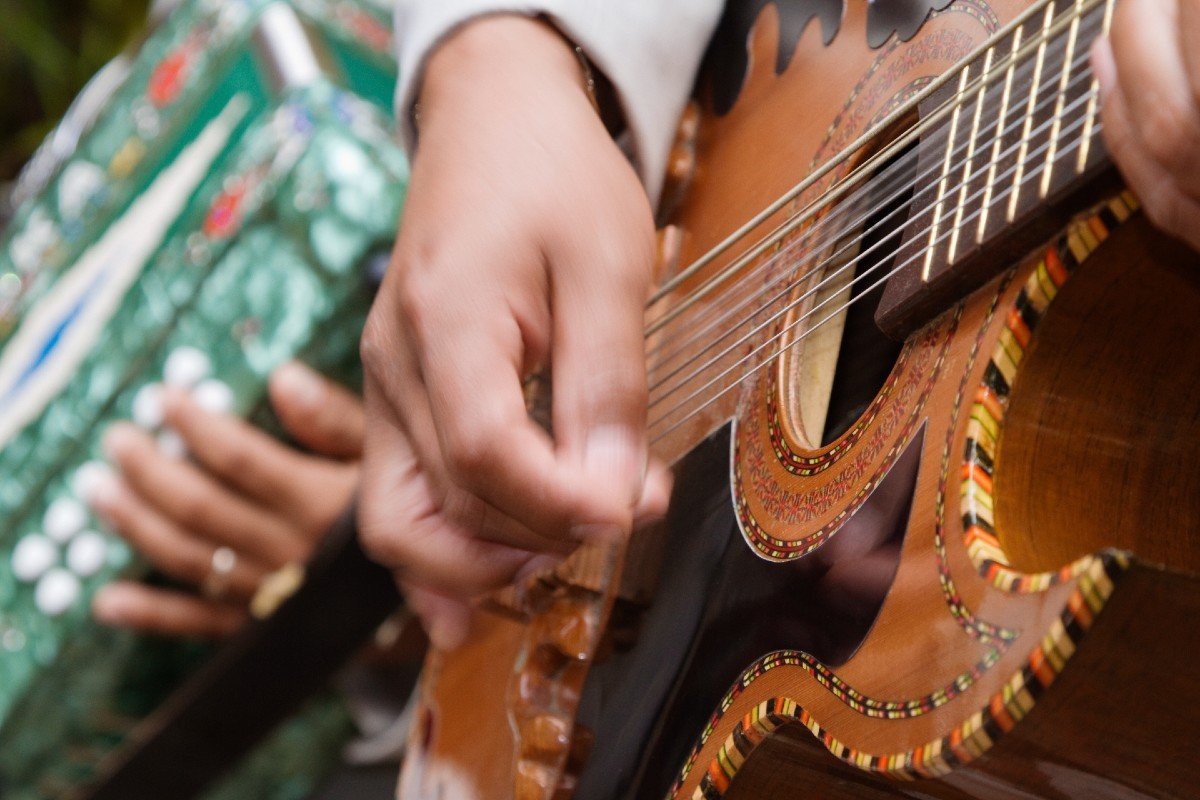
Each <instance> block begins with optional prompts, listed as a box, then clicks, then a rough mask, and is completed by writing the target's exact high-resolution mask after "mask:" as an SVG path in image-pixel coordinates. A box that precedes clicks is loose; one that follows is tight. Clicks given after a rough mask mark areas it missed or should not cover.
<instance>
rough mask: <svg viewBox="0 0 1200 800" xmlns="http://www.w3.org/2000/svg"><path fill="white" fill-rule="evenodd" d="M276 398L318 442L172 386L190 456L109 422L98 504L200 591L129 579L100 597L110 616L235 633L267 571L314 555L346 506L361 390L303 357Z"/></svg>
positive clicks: (166, 630)
mask: <svg viewBox="0 0 1200 800" xmlns="http://www.w3.org/2000/svg"><path fill="white" fill-rule="evenodd" d="M270 397H271V401H272V405H273V407H274V408H275V411H276V413H277V415H278V416H279V419H280V421H281V422H282V423H283V425H284V427H285V429H286V430H287V432H288V433H289V434H290V435H291V436H292V437H294V438H295V439H296V441H297V442H299V443H300V444H302V445H303V446H305V447H307V448H309V450H310V451H311V452H310V453H303V452H299V451H297V450H294V449H292V448H290V447H288V446H286V445H284V444H282V443H280V442H278V441H277V440H275V439H273V438H272V437H270V436H269V435H267V434H266V433H263V432H262V431H260V430H258V429H257V428H255V427H253V426H252V425H250V424H249V423H247V422H245V421H243V420H241V419H239V418H236V417H233V416H230V415H227V414H216V413H212V412H210V411H207V410H205V409H203V408H202V407H200V406H199V405H198V404H197V403H196V402H195V401H193V400H192V399H191V398H189V397H188V396H187V395H186V394H184V393H182V392H167V393H166V395H165V397H164V414H165V423H166V425H167V426H169V428H170V429H171V430H173V431H175V432H176V433H177V434H178V435H179V437H180V438H181V439H182V441H183V443H184V444H185V445H186V448H187V452H188V453H189V454H190V456H191V457H190V459H184V458H180V457H179V456H178V454H172V453H168V452H164V451H163V449H162V448H161V447H159V446H157V445H156V443H155V441H154V439H152V438H151V437H150V436H149V435H148V434H146V433H145V432H144V431H142V430H140V429H139V428H136V427H135V426H133V425H131V424H122V425H117V426H113V428H111V429H110V430H109V431H108V432H107V433H106V435H105V442H104V443H105V450H106V452H107V454H108V457H109V459H110V461H111V462H112V464H113V466H114V467H115V468H116V470H117V475H118V476H119V477H112V478H110V479H109V480H106V481H104V482H103V483H102V484H101V485H99V486H98V487H97V488H96V490H95V491H94V492H93V493H92V495H91V502H92V504H93V505H94V506H95V508H96V510H97V512H98V513H100V514H101V515H102V516H103V517H104V518H105V519H106V520H107V521H108V522H109V524H110V525H111V526H112V527H113V528H114V529H115V530H116V531H117V532H118V533H120V535H121V536H123V537H124V538H125V539H126V540H127V541H128V542H129V543H130V544H131V545H132V546H133V547H134V548H135V549H136V550H138V552H139V553H140V554H141V555H142V556H143V557H145V558H146V559H147V560H148V561H149V562H150V563H152V564H153V565H154V566H155V567H157V568H158V569H159V570H160V571H161V572H163V573H164V574H166V575H167V576H169V577H171V578H174V579H176V580H178V581H181V582H183V583H185V584H188V585H191V586H193V587H195V588H196V589H198V590H200V591H199V594H195V593H188V592H183V591H172V590H169V589H163V588H157V587H152V586H148V585H145V584H140V583H134V582H130V581H119V582H116V583H113V584H110V585H108V586H106V587H104V588H103V589H101V590H100V592H99V593H98V594H97V595H96V597H95V600H94V602H93V610H94V613H95V615H96V616H97V617H98V618H99V619H100V620H101V621H103V622H105V623H108V624H111V625H114V626H118V627H127V628H133V629H137V630H142V631H146V632H154V633H159V634H166V635H172V636H201V637H220V636H224V635H227V634H229V633H230V632H232V631H233V630H235V629H236V628H237V627H238V626H239V625H241V623H242V622H243V621H244V620H245V618H246V616H247V613H248V604H249V601H250V599H251V598H252V597H253V596H254V594H255V592H256V591H257V590H258V588H259V586H260V584H261V583H262V581H263V579H264V578H265V577H266V576H267V575H269V574H271V573H272V572H274V571H276V570H279V569H280V568H282V567H284V566H285V565H288V564H292V563H295V562H302V561H304V560H305V559H306V558H307V557H308V556H309V554H310V553H311V551H312V549H313V548H314V546H315V545H316V543H317V541H318V540H319V539H320V537H321V536H322V535H323V534H324V533H325V531H326V530H327V529H328V528H329V526H330V524H332V522H333V521H334V519H335V518H336V517H337V516H338V514H339V513H340V512H342V511H343V510H344V509H345V507H346V506H347V505H348V503H349V501H350V497H351V494H352V493H353V491H354V487H355V485H356V484H357V481H358V473H359V465H358V459H359V457H360V454H361V449H362V425H363V422H362V407H361V404H360V402H359V400H358V398H357V397H355V396H354V395H353V394H351V393H350V392H349V391H347V390H345V389H343V388H341V387H339V386H336V385H334V384H332V383H331V382H329V381H327V380H326V379H325V378H323V377H322V376H320V375H318V374H316V373H315V372H312V371H311V370H309V369H308V368H307V367H304V366H302V365H301V364H299V363H291V364H287V365H284V366H283V367H281V368H280V369H278V370H277V371H276V372H275V374H274V375H273V376H272V379H271V384H270Z"/></svg>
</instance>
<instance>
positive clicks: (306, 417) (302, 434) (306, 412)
mask: <svg viewBox="0 0 1200 800" xmlns="http://www.w3.org/2000/svg"><path fill="white" fill-rule="evenodd" d="M268 389H269V391H270V396H271V406H272V407H273V408H274V409H275V413H276V414H278V415H279V421H280V422H282V423H283V427H284V429H285V430H286V431H287V432H288V433H289V434H291V435H292V436H293V437H294V438H295V439H296V441H297V442H299V443H300V444H302V445H304V446H305V447H308V448H310V449H311V450H312V451H313V452H314V453H317V454H319V455H323V456H329V457H331V458H359V457H361V456H362V440H363V410H362V401H361V400H360V399H359V398H358V397H357V396H356V395H355V394H354V393H353V392H351V391H349V390H348V389H346V388H345V387H342V386H339V385H337V384H336V383H334V382H333V381H331V380H329V379H327V378H325V377H324V376H322V375H321V374H320V373H318V372H316V371H314V370H312V369H310V368H309V367H307V366H306V365H304V364H302V363H301V362H299V361H289V362H288V363H286V364H284V365H283V366H281V367H279V368H278V369H277V370H275V372H274V373H272V374H271V380H270V384H269V386H268Z"/></svg>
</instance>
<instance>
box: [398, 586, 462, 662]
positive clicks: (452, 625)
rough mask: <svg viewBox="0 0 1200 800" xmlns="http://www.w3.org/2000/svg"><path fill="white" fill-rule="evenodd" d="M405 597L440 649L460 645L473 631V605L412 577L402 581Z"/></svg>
mask: <svg viewBox="0 0 1200 800" xmlns="http://www.w3.org/2000/svg"><path fill="white" fill-rule="evenodd" d="M401 590H402V591H403V593H404V599H405V601H406V602H407V603H408V607H409V608H411V609H412V611H413V613H414V614H416V615H417V617H419V618H420V620H421V624H422V626H424V628H425V633H426V635H427V636H429V641H430V643H431V644H432V645H433V646H434V647H436V648H437V649H439V650H454V649H457V648H458V647H459V646H460V645H461V644H462V643H463V642H464V641H466V638H467V635H468V634H469V633H470V631H471V605H470V603H469V602H468V601H466V600H464V599H463V598H461V597H455V596H453V595H447V594H444V593H442V592H439V591H437V590H435V589H430V588H427V587H425V586H422V585H420V584H418V583H415V582H412V581H405V582H402V583H401Z"/></svg>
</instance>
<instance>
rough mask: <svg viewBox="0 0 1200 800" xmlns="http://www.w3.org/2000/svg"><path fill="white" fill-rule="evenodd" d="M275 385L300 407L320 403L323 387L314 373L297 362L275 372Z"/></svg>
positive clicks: (287, 364)
mask: <svg viewBox="0 0 1200 800" xmlns="http://www.w3.org/2000/svg"><path fill="white" fill-rule="evenodd" d="M274 380H275V383H276V385H277V386H278V387H279V390H280V391H281V392H283V393H284V394H285V395H287V397H288V399H289V400H291V401H293V402H295V403H299V404H300V405H302V406H308V407H312V406H315V405H317V404H318V403H320V402H321V395H322V392H323V390H324V386H323V385H322V383H321V379H320V378H318V377H317V375H316V373H314V372H312V370H310V369H309V368H308V367H305V366H304V365H303V364H300V363H299V362H297V361H289V362H288V363H286V364H284V365H283V366H281V367H280V368H279V369H277V370H275V378H274Z"/></svg>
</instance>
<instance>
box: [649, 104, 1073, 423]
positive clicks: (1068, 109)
mask: <svg viewBox="0 0 1200 800" xmlns="http://www.w3.org/2000/svg"><path fill="white" fill-rule="evenodd" d="M1091 94H1092V93H1091V92H1090V91H1089V92H1087V93H1085V94H1084V95H1082V96H1081V97H1079V98H1078V99H1076V100H1075V101H1073V102H1072V103H1071V104H1070V105H1069V106H1065V107H1064V108H1063V113H1062V114H1061V115H1058V116H1056V117H1055V118H1054V119H1051V120H1047V121H1046V122H1044V123H1042V124H1041V125H1040V126H1039V127H1038V128H1037V129H1035V130H1034V131H1032V132H1031V135H1037V134H1040V133H1041V132H1042V131H1043V130H1045V129H1046V128H1047V127H1049V126H1051V125H1053V124H1054V121H1055V119H1061V118H1062V117H1064V116H1065V115H1066V114H1068V113H1072V112H1074V110H1075V109H1076V108H1078V107H1079V106H1080V105H1082V104H1085V103H1087V102H1088V101H1089V98H1090V97H1091ZM1083 124H1084V123H1083V120H1082V119H1080V120H1077V121H1076V122H1075V123H1074V124H1072V125H1069V126H1068V127H1066V128H1064V129H1061V131H1060V135H1061V134H1063V133H1072V132H1073V131H1074V130H1075V129H1077V128H1078V127H1079V126H1081V125H1083ZM1017 146H1018V144H1014V145H1012V146H1010V147H1009V148H1008V150H1006V151H1005V153H1004V155H1007V154H1008V153H1011V152H1012V150H1014V149H1015V148H1016V147H1017ZM1049 146H1050V143H1049V142H1047V143H1045V144H1043V145H1041V146H1040V147H1038V148H1037V149H1036V150H1035V151H1034V153H1033V154H1032V155H1030V156H1028V157H1027V158H1026V162H1028V161H1030V160H1031V159H1032V158H1036V157H1037V156H1038V155H1040V154H1041V153H1042V152H1044V151H1045V150H1046V149H1047V148H1048V147H1049ZM989 166H990V165H989V164H983V165H981V166H980V168H979V169H977V170H976V171H975V172H974V173H971V174H970V176H969V177H968V178H967V180H966V182H965V183H966V184H967V185H969V184H970V182H971V180H973V179H974V178H976V177H978V176H979V175H981V174H982V173H983V172H984V171H985V170H987V169H988V168H989ZM1021 166H1022V168H1023V166H1024V164H1021ZM1016 169H1017V165H1013V166H1012V167H1010V168H1008V169H1007V170H1005V172H1004V174H1003V175H1002V176H1001V177H1002V178H1003V177H1006V176H1007V175H1009V174H1011V173H1012V172H1013V171H1015V170H1016ZM1023 183H1024V181H1022V184H1023ZM985 189H986V187H981V188H979V189H977V190H976V191H975V192H974V193H972V194H971V196H970V197H967V198H964V204H965V203H966V202H967V201H972V200H974V199H975V198H977V197H978V196H979V195H980V194H981V193H982V192H984V191H985ZM1006 194H1007V193H1006ZM933 206H934V204H930V205H928V206H926V207H925V208H923V209H919V210H918V211H917V212H916V215H915V216H916V217H917V218H919V217H920V216H921V215H922V214H923V213H924V212H926V211H928V210H929V209H930V208H932V207H933ZM979 213H982V211H978V212H976V214H975V216H977V215H978V214H979ZM910 218H912V217H910ZM932 227H933V226H927V227H925V228H924V229H922V230H918V231H917V232H916V236H915V237H914V238H916V239H919V238H920V237H922V236H923V235H924V234H926V233H928V232H929V231H930V230H931V229H932ZM957 227H958V228H960V229H961V227H962V225H961V222H960V224H959V226H957ZM900 230H903V229H902V228H901V229H900ZM952 233H953V230H949V231H947V235H952ZM889 238H890V237H889ZM941 238H944V237H939V238H938V241H940V240H941ZM883 241H887V240H886V239H884V240H883ZM881 243H882V242H881ZM906 246H908V243H907V242H905V243H902V244H901V245H900V246H899V247H897V248H896V249H894V250H893V251H892V252H890V253H887V254H885V255H884V256H881V257H880V259H879V264H877V265H876V266H874V267H871V268H869V269H867V270H865V271H864V272H863V275H864V276H865V275H867V274H870V273H871V272H873V271H874V270H876V269H880V268H882V267H883V266H885V265H886V263H887V262H888V261H889V260H890V259H892V258H895V257H896V256H898V255H899V253H900V252H901V251H902V250H903V249H904V247H906ZM928 249H930V248H921V249H919V250H918V251H917V252H916V253H915V254H914V255H913V256H910V257H909V259H908V260H906V261H905V262H904V263H903V265H902V266H905V265H907V264H910V263H912V260H913V259H914V258H919V257H921V256H923V255H924V254H925V252H926V251H927V250H928ZM788 255H790V251H789V250H784V251H781V252H780V253H778V254H776V255H775V256H773V257H772V258H771V259H769V262H770V263H771V264H773V265H778V263H779V262H781V261H784V260H785V259H786V257H787V256H788ZM860 257H861V254H860V256H859V257H856V258H855V259H854V260H852V261H850V262H848V263H846V264H844V265H842V266H841V267H839V268H838V269H837V270H835V271H834V272H833V273H831V274H830V276H829V277H828V278H825V279H823V280H821V281H820V282H818V283H817V284H816V285H815V286H813V287H811V288H810V289H808V290H806V291H805V292H804V293H803V294H801V295H800V296H798V297H796V298H795V299H793V300H791V301H790V302H788V303H787V304H786V305H785V306H784V307H783V308H782V309H780V310H779V311H777V312H774V313H772V315H771V316H769V317H768V318H766V319H764V320H763V321H761V322H760V323H759V324H757V325H756V326H755V327H754V328H753V329H751V330H750V331H747V332H746V333H744V334H743V335H742V336H741V337H740V338H738V340H737V341H735V342H733V343H731V344H729V345H728V346H726V347H725V348H724V349H723V350H721V352H720V353H718V354H717V355H716V356H714V357H712V358H709V359H708V360H707V361H706V362H705V363H703V364H701V365H700V366H699V367H698V368H696V369H695V370H693V371H692V372H691V373H690V374H688V375H687V376H686V377H685V378H684V379H683V380H681V381H679V382H678V383H676V384H675V385H674V386H672V387H671V388H670V389H668V390H666V391H665V392H660V393H658V394H657V396H655V397H653V399H652V400H651V401H650V404H649V406H648V408H653V407H654V406H656V405H658V404H659V403H661V402H662V401H663V400H665V399H666V398H668V397H670V396H671V394H673V393H674V392H675V391H678V390H679V389H680V388H681V387H683V386H686V385H687V384H688V383H690V382H691V381H692V380H693V379H694V378H696V377H697V376H698V375H700V374H702V373H703V372H705V371H706V370H707V369H709V368H710V367H711V366H712V365H713V364H714V363H718V362H720V361H721V360H722V359H724V358H725V357H726V356H728V355H729V354H730V353H731V352H733V351H735V350H736V349H737V348H739V347H741V346H742V345H743V344H745V343H746V342H748V341H750V340H751V339H753V337H754V336H755V335H757V334H758V333H760V332H761V331H762V330H763V329H764V328H766V327H768V326H770V325H771V324H773V323H774V322H775V320H777V319H778V318H779V317H780V316H782V315H783V314H786V313H788V312H790V311H791V310H792V309H794V308H796V307H797V306H798V305H800V304H801V303H802V302H803V301H804V300H806V299H807V298H809V297H811V296H812V295H813V294H815V293H817V292H819V291H820V290H821V289H822V288H825V287H827V286H829V285H831V284H832V283H836V282H837V278H838V276H839V275H841V274H842V273H844V272H846V271H847V270H848V269H850V268H852V267H853V266H854V263H855V262H856V261H858V260H859V258H860ZM827 263H829V262H828V260H825V261H822V263H821V265H818V266H817V267H815V268H814V269H813V270H811V271H809V272H808V273H806V275H805V276H802V277H801V278H800V279H799V280H797V281H794V282H793V283H792V284H791V285H790V287H788V289H786V290H785V291H784V292H782V293H780V294H782V295H786V294H787V293H788V292H790V291H791V290H792V289H794V288H796V287H797V286H799V284H800V283H802V282H803V281H804V280H805V279H806V277H807V276H808V275H812V274H815V273H817V272H819V271H820V270H821V268H822V266H823V265H824V264H827ZM797 268H798V267H794V266H791V265H789V266H788V267H787V268H786V269H785V270H782V271H781V272H780V275H781V277H780V278H779V279H778V280H779V281H786V280H787V277H788V276H789V275H793V274H795V270H796V269H797ZM860 277H861V276H860ZM857 281H858V279H857V278H856V279H855V280H852V281H850V282H849V283H847V284H846V286H843V287H841V289H840V290H841V291H844V290H845V289H846V288H848V287H850V286H853V285H854V284H855V283H857ZM766 291H768V292H769V291H771V287H770V286H768V287H767V288H766ZM780 294H777V295H776V297H779V296H780ZM836 296H837V295H834V296H832V297H830V298H828V299H826V300H825V301H823V302H822V304H819V305H818V306H816V309H819V308H821V306H822V305H823V304H825V303H828V302H831V301H832V300H833V299H836ZM772 304H773V303H772V302H768V303H764V304H763V305H762V306H760V307H759V308H758V309H756V310H755V312H754V313H753V314H751V315H748V316H747V317H745V318H744V319H743V322H740V323H738V325H736V326H734V327H733V328H732V329H731V330H730V331H728V332H727V333H726V334H723V335H722V336H720V337H718V338H717V339H716V340H715V341H714V343H713V344H711V345H706V346H705V348H704V349H702V350H701V351H700V352H699V353H697V354H696V359H698V358H699V357H701V356H704V355H705V354H707V353H708V352H709V351H711V350H712V349H713V347H715V346H717V345H718V344H719V343H720V342H721V341H722V340H724V339H725V338H727V336H729V335H731V334H732V333H736V332H737V330H738V329H739V328H740V327H742V325H744V324H746V323H749V322H751V321H753V320H754V318H755V317H757V316H759V315H760V314H762V313H763V312H766V311H768V310H769V309H770V308H771V306H772ZM814 310H815V309H814ZM696 359H693V360H692V361H691V362H685V364H683V365H681V366H680V367H677V368H676V369H674V370H672V371H671V373H669V374H668V375H666V376H662V377H661V378H659V379H658V380H656V381H655V382H654V383H652V384H651V385H650V387H649V391H650V392H651V393H652V394H654V393H655V392H657V391H658V390H659V389H661V388H662V387H663V386H664V385H665V384H666V383H667V381H669V380H670V379H671V378H672V377H674V376H675V375H676V374H678V372H680V371H681V370H682V369H683V368H685V367H687V366H690V365H691V364H694V363H695V361H696Z"/></svg>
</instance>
